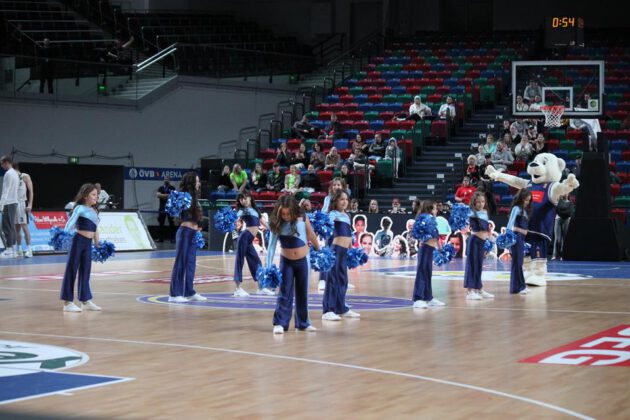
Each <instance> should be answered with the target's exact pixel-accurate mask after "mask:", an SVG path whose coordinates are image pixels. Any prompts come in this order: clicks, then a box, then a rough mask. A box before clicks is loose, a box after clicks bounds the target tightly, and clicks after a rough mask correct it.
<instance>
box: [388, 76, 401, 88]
mask: <svg viewBox="0 0 630 420" xmlns="http://www.w3.org/2000/svg"><path fill="white" fill-rule="evenodd" d="M385 86H391V87H392V88H394V87H396V86H400V79H399V78H397V77H393V78H391V79H389V80H386V81H385Z"/></svg>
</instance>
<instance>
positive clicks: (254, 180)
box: [250, 163, 267, 192]
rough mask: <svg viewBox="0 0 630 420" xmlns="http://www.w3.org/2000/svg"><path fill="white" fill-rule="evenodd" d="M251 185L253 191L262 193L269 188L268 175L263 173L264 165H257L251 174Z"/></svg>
mask: <svg viewBox="0 0 630 420" xmlns="http://www.w3.org/2000/svg"><path fill="white" fill-rule="evenodd" d="M250 185H251V188H252V190H254V191H256V192H261V191H262V190H264V189H265V187H266V186H267V175H265V173H264V172H263V169H262V165H261V164H260V163H257V164H256V166H254V170H253V171H252V173H251V174H250Z"/></svg>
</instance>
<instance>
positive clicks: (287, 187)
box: [282, 165, 300, 194]
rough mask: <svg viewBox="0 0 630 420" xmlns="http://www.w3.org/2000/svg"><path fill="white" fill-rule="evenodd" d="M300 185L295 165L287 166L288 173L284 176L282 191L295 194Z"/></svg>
mask: <svg viewBox="0 0 630 420" xmlns="http://www.w3.org/2000/svg"><path fill="white" fill-rule="evenodd" d="M299 187H300V175H299V174H298V172H297V168H296V167H295V165H291V166H290V167H289V174H288V175H285V176H284V188H283V189H282V191H283V192H287V193H289V194H295V192H296V191H297V190H298V188H299Z"/></svg>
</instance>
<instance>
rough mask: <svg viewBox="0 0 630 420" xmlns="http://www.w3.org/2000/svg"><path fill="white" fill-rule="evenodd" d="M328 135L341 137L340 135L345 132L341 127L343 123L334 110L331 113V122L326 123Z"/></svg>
mask: <svg viewBox="0 0 630 420" xmlns="http://www.w3.org/2000/svg"><path fill="white" fill-rule="evenodd" d="M325 131H326V135H327V136H333V137H339V135H340V134H341V133H342V132H343V129H342V128H341V123H340V122H339V121H338V120H337V114H335V113H334V112H333V113H332V114H330V122H329V123H328V125H326V130H325Z"/></svg>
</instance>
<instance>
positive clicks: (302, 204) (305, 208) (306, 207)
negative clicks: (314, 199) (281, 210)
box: [298, 198, 313, 213]
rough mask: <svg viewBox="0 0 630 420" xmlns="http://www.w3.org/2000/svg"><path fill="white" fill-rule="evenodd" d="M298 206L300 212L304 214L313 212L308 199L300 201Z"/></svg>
mask: <svg viewBox="0 0 630 420" xmlns="http://www.w3.org/2000/svg"><path fill="white" fill-rule="evenodd" d="M298 204H299V206H300V208H301V209H302V211H304V212H305V213H310V212H311V211H313V204H312V203H311V200H309V199H308V198H303V199H301V200H300V202H299V203H298Z"/></svg>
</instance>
